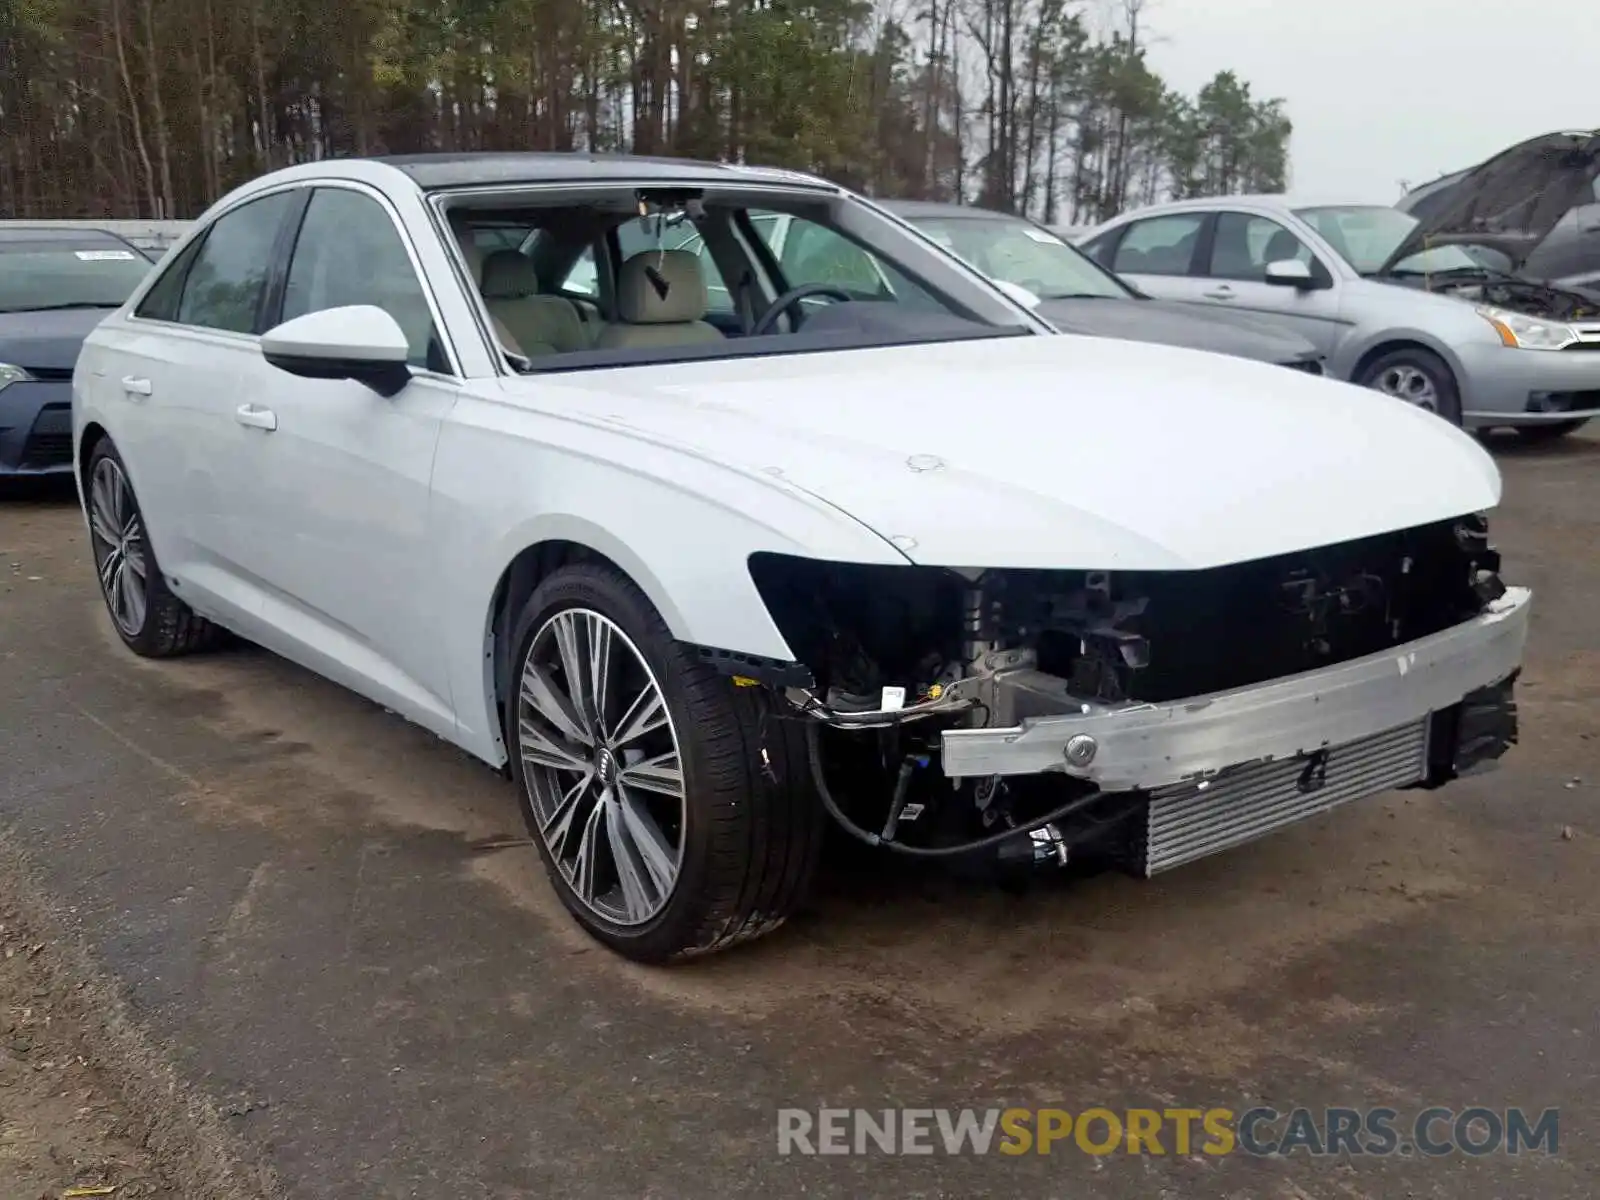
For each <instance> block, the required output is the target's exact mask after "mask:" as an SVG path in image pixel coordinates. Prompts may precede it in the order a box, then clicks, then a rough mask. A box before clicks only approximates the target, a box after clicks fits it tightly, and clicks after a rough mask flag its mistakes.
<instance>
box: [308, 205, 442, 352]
mask: <svg viewBox="0 0 1600 1200" xmlns="http://www.w3.org/2000/svg"><path fill="white" fill-rule="evenodd" d="M347 304H371V305H375V306H376V307H378V308H381V309H383V311H384V312H386V313H388V314H389V315H390V316H391V317H393V318H394V319H395V321H396V322H398V323H399V325H400V328H401V329H402V330H404V331H405V335H406V343H407V345H408V346H409V347H410V349H411V353H410V356H409V357H408V358H407V360H406V361H407V362H409V363H410V364H411V365H412V366H414V367H429V368H432V369H434V370H441V369H443V368H444V365H445V364H444V353H443V349H442V348H441V347H440V345H439V339H438V336H437V331H436V330H435V329H434V325H433V313H432V312H431V311H430V310H429V308H428V298H427V293H426V292H424V291H423V289H422V282H421V280H419V279H418V278H417V272H416V268H415V267H413V266H412V265H411V256H410V255H409V254H407V253H406V247H405V243H404V242H403V241H401V240H400V231H399V230H397V229H396V228H395V226H394V221H393V220H392V219H391V218H390V216H389V213H388V210H387V209H385V208H384V207H383V205H381V204H379V203H378V202H377V201H376V200H374V199H373V198H372V197H370V196H365V195H362V194H361V193H360V192H354V191H350V190H349V189H347V188H318V189H317V190H316V192H315V193H314V194H313V195H312V197H311V203H310V205H308V206H307V208H306V215H305V220H304V221H303V222H302V223H301V225H300V236H299V238H298V239H297V240H296V242H295V247H294V258H293V260H292V261H291V262H290V263H289V277H288V280H287V282H286V286H285V288H284V293H283V319H284V320H285V321H287V320H289V319H290V318H291V317H300V316H304V315H305V314H306V313H314V312H321V311H322V310H323V309H326V308H342V307H344V306H345V305H347Z"/></svg>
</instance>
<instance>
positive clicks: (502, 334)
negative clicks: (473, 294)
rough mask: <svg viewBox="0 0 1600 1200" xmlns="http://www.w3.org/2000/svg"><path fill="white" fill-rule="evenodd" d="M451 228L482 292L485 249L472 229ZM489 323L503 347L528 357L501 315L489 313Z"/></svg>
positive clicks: (542, 349)
mask: <svg viewBox="0 0 1600 1200" xmlns="http://www.w3.org/2000/svg"><path fill="white" fill-rule="evenodd" d="M450 228H451V231H452V232H453V233H454V234H455V235H456V245H457V246H459V247H460V248H461V257H462V259H463V260H464V261H465V262H466V264H467V273H468V274H469V275H471V276H472V284H473V286H474V287H476V288H477V289H478V290H479V291H480V292H482V290H483V251H482V250H481V249H479V248H478V243H477V242H476V241H474V240H473V237H472V230H471V229H469V228H468V227H467V226H465V225H461V224H457V223H456V222H451V225H450ZM489 323H490V324H491V325H493V326H494V335H495V337H497V338H498V339H499V340H500V345H501V346H502V347H503V348H505V349H506V350H509V351H511V353H512V354H515V355H518V356H519V357H521V358H527V357H528V354H527V352H526V351H525V350H523V348H522V346H521V344H520V343H519V342H518V341H517V339H516V338H515V337H513V336H512V334H511V331H510V330H509V329H507V328H506V325H505V322H504V321H502V320H500V318H499V317H497V316H495V315H494V313H493V312H491V313H490V314H489ZM549 352H550V351H549V348H548V347H545V346H536V347H534V353H536V354H540V353H543V354H548V353H549Z"/></svg>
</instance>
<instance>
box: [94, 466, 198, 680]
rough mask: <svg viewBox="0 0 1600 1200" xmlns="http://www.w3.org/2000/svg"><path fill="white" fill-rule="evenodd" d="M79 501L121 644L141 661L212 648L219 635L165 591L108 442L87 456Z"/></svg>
mask: <svg viewBox="0 0 1600 1200" xmlns="http://www.w3.org/2000/svg"><path fill="white" fill-rule="evenodd" d="M84 502H85V508H86V511H87V513H88V517H89V545H90V548H91V549H92V551H93V553H94V566H95V574H96V575H98V576H99V579H100V595H101V597H102V599H104V600H105V602H106V612H107V613H108V614H109V615H110V617H111V625H112V627H113V628H114V629H115V630H116V631H117V636H118V637H120V638H121V639H122V641H123V644H124V645H125V646H127V647H128V649H130V650H132V651H133V652H134V653H135V654H137V655H140V656H141V657H143V658H175V657H177V656H178V655H181V654H192V653H195V652H196V651H199V650H207V649H210V648H211V647H213V646H214V645H216V643H217V642H218V641H219V640H220V638H221V636H222V631H221V630H220V629H219V628H218V627H217V626H215V625H213V624H212V623H211V622H210V621H207V620H206V619H205V618H204V617H200V616H196V615H195V612H194V610H193V609H191V608H190V607H189V606H188V605H187V604H185V603H184V602H183V601H182V600H179V599H178V598H177V597H176V596H174V595H173V594H172V589H170V588H169V587H167V580H166V576H165V575H163V574H162V572H161V564H160V563H159V562H157V561H156V552H155V547H153V546H152V545H151V544H150V538H149V533H148V530H147V528H146V526H145V523H144V514H143V513H142V512H141V511H140V509H139V501H138V499H137V498H136V497H135V496H134V494H133V484H132V483H131V482H130V481H129V479H128V471H127V468H126V467H125V466H124V465H123V462H122V456H121V455H120V454H118V453H117V448H116V446H114V445H113V444H112V443H111V440H110V439H109V438H107V439H103V440H102V441H100V442H99V443H98V444H97V445H96V446H95V448H94V450H93V452H91V454H90V455H89V467H88V471H87V473H86V476H85V481H84Z"/></svg>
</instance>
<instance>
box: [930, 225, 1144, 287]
mask: <svg viewBox="0 0 1600 1200" xmlns="http://www.w3.org/2000/svg"><path fill="white" fill-rule="evenodd" d="M907 220H909V221H910V222H911V223H912V224H913V225H915V226H916V227H917V228H918V229H921V230H922V231H923V232H924V233H926V234H927V235H928V236H929V237H931V238H932V239H933V240H934V241H936V242H938V243H939V244H940V245H941V246H943V247H944V248H945V249H946V250H949V251H950V252H951V253H953V254H955V255H957V256H958V257H960V258H963V259H965V260H966V261H967V262H968V263H970V264H971V265H972V266H973V267H975V268H976V269H978V270H979V271H982V272H983V273H984V274H985V275H987V276H989V278H991V279H1000V280H1003V281H1005V282H1006V283H1014V284H1018V285H1020V286H1022V287H1025V288H1027V289H1028V290H1029V291H1030V292H1032V293H1033V294H1034V295H1036V296H1038V297H1039V298H1040V299H1043V300H1061V299H1065V298H1067V297H1069V296H1100V297H1109V298H1113V299H1117V300H1126V299H1128V297H1129V296H1131V295H1132V294H1133V293H1132V292H1130V291H1129V290H1128V289H1127V288H1125V287H1124V286H1123V285H1122V284H1121V283H1119V282H1118V281H1117V280H1116V279H1115V278H1113V277H1112V276H1111V275H1109V274H1107V273H1106V272H1105V271H1103V270H1101V269H1100V268H1099V267H1097V266H1096V265H1095V264H1094V263H1092V262H1090V261H1089V260H1088V259H1087V258H1085V257H1084V255H1083V254H1082V253H1080V252H1079V251H1077V250H1075V249H1073V248H1072V247H1071V246H1069V245H1067V243H1066V242H1064V241H1062V240H1061V239H1060V238H1058V237H1056V235H1055V234H1053V233H1050V232H1048V231H1047V230H1044V229H1040V228H1039V227H1038V226H1037V225H1034V224H1032V223H1030V222H1028V221H1023V220H1016V219H1006V220H997V219H996V218H994V217H963V216H927V217H922V216H915V217H908V218H907Z"/></svg>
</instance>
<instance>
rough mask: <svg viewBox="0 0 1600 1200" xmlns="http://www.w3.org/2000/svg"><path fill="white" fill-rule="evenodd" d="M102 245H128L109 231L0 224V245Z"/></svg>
mask: <svg viewBox="0 0 1600 1200" xmlns="http://www.w3.org/2000/svg"><path fill="white" fill-rule="evenodd" d="M52 242H53V243H57V244H59V245H63V246H71V245H79V246H82V245H85V244H89V245H102V246H116V247H118V248H125V247H127V246H128V245H129V243H128V242H127V241H126V240H125V239H124V238H121V237H118V236H117V235H116V234H114V233H112V232H111V231H110V230H109V229H84V228H81V227H77V226H72V227H68V228H62V227H61V226H59V225H5V224H0V245H3V244H11V245H16V244H26V245H48V244H50V243H52Z"/></svg>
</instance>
